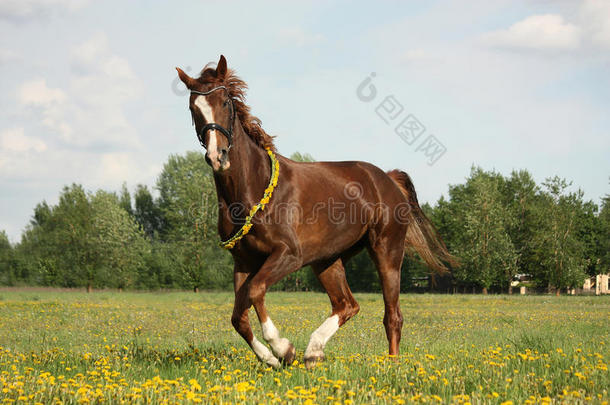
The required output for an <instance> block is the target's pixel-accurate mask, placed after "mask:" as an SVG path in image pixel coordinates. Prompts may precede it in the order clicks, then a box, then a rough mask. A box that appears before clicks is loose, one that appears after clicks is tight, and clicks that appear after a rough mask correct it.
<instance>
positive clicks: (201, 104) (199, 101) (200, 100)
mask: <svg viewBox="0 0 610 405" xmlns="http://www.w3.org/2000/svg"><path fill="white" fill-rule="evenodd" d="M195 105H196V106H197V108H199V111H201V114H202V115H203V117H204V118H205V121H206V123H208V124H209V123H211V122H214V112H213V111H212V106H211V105H210V103H208V100H207V99H206V98H205V96H197V98H196V99H195ZM209 133H210V140H209V142H208V148H207V155H208V157H209V158H210V161H211V162H212V166H213V167H214V169H218V167H220V163H219V162H218V147H217V145H218V142H217V139H216V136H217V135H216V131H215V130H213V129H211V130H210V131H209Z"/></svg>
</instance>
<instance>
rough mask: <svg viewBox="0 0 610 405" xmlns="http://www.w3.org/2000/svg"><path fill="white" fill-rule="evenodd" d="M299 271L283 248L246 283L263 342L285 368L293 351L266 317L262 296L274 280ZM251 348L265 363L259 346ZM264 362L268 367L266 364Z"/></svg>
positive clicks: (290, 345)
mask: <svg viewBox="0 0 610 405" xmlns="http://www.w3.org/2000/svg"><path fill="white" fill-rule="evenodd" d="M300 267H301V261H300V260H299V259H298V258H297V257H296V256H295V255H294V254H292V253H291V252H290V249H288V248H287V247H285V246H283V247H282V248H281V249H277V250H276V251H274V252H273V253H272V254H271V255H270V256H269V257H268V258H267V260H266V261H265V263H264V264H263V266H262V267H261V268H260V270H259V271H258V272H257V273H256V275H255V276H254V277H253V278H252V279H251V280H250V282H249V283H248V284H249V289H248V299H249V301H250V302H251V303H252V305H254V309H255V310H256V315H257V316H258V320H259V322H260V323H261V328H262V330H263V338H264V339H265V341H266V342H267V343H268V344H269V346H271V349H272V350H273V353H274V354H275V355H276V356H277V357H278V358H279V359H280V361H281V362H283V363H285V364H291V363H292V362H293V361H294V358H295V354H296V350H295V348H294V346H293V344H292V343H290V341H289V340H288V339H286V338H282V337H280V332H279V331H278V330H277V328H276V327H275V325H274V324H273V321H272V320H271V318H270V317H269V315H268V314H267V309H266V308H265V294H266V292H267V289H268V288H269V287H271V286H272V285H273V284H275V283H276V282H277V281H278V280H280V279H282V278H283V277H285V276H286V275H288V274H290V273H292V272H293V271H296V270H298V269H299V268H300ZM255 341H256V339H255ZM259 345H260V346H259ZM251 346H252V349H253V350H254V352H255V353H256V354H257V356H258V357H259V358H260V359H261V360H263V361H266V360H265V359H264V358H263V356H261V355H260V354H259V353H264V352H265V350H267V348H266V347H264V346H263V345H262V344H260V343H259V344H255V345H251ZM263 348H264V349H263ZM266 362H267V363H268V364H270V363H269V362H268V361H266Z"/></svg>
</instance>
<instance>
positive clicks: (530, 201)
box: [504, 170, 540, 274]
mask: <svg viewBox="0 0 610 405" xmlns="http://www.w3.org/2000/svg"><path fill="white" fill-rule="evenodd" d="M539 192H540V188H539V187H538V186H537V185H536V182H535V181H534V179H533V177H532V175H531V174H530V173H529V172H528V171H527V170H519V171H513V172H512V173H511V175H510V177H509V178H508V179H507V180H506V187H505V188H504V194H505V201H506V204H507V208H508V210H509V215H510V216H511V217H512V219H513V220H512V221H510V222H509V226H508V233H509V235H510V239H511V241H512V242H513V244H514V246H515V249H516V252H517V254H518V259H517V266H518V268H519V269H518V271H519V273H523V274H534V273H535V272H536V269H535V267H536V260H535V253H534V248H535V247H534V245H533V242H532V241H533V233H534V231H535V228H536V212H535V211H536V209H535V207H536V204H538V203H539V199H540V197H539Z"/></svg>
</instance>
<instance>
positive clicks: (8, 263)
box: [0, 231, 16, 285]
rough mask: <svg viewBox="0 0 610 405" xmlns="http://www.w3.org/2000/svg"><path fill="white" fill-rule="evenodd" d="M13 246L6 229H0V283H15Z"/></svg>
mask: <svg viewBox="0 0 610 405" xmlns="http://www.w3.org/2000/svg"><path fill="white" fill-rule="evenodd" d="M14 256H15V253H14V251H13V246H12V245H11V243H10V242H9V240H8V236H7V235H6V232H5V231H0V285H13V284H15V281H16V280H15V274H14Z"/></svg>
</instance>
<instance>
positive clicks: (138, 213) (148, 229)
mask: <svg viewBox="0 0 610 405" xmlns="http://www.w3.org/2000/svg"><path fill="white" fill-rule="evenodd" d="M134 216H135V218H136V221H138V223H139V224H140V226H141V227H142V229H143V230H144V232H145V233H146V235H147V236H148V237H149V238H150V239H151V240H152V239H155V238H156V237H157V235H158V233H159V231H161V229H162V228H163V216H162V214H161V210H160V209H159V207H158V206H157V203H156V202H155V200H154V198H153V196H152V194H151V193H150V191H149V190H148V187H147V186H145V185H142V184H138V185H137V187H136V192H135V210H134Z"/></svg>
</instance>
